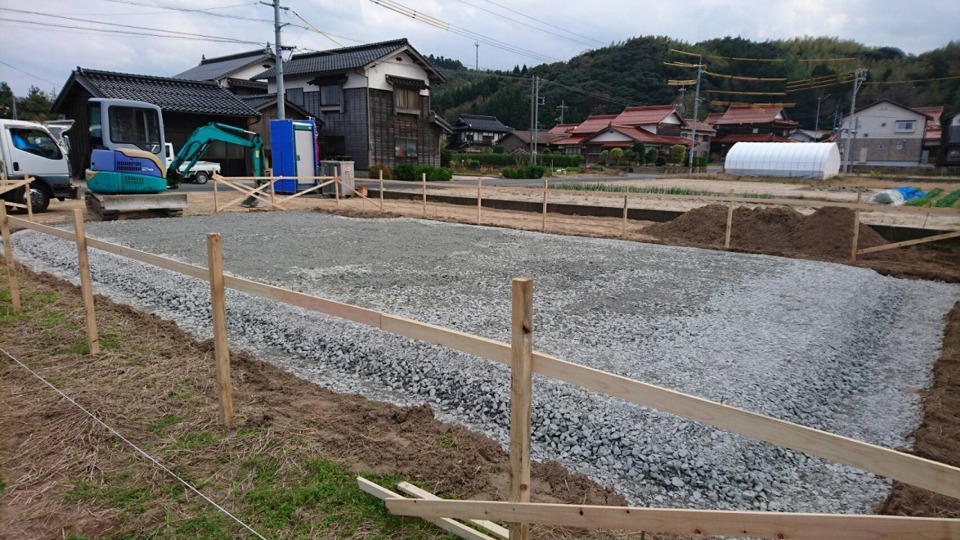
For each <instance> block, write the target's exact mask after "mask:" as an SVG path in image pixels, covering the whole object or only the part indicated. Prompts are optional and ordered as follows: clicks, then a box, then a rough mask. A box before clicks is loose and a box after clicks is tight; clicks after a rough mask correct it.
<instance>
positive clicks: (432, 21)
mask: <svg viewBox="0 0 960 540" xmlns="http://www.w3.org/2000/svg"><path fill="white" fill-rule="evenodd" d="M370 1H371V2H373V3H374V4H377V5H378V6H380V7H384V8H386V9H389V10H391V11H394V12H396V13H399V14H401V15H404V16H406V17H410V18H411V19H414V20H417V21H420V22H422V23H424V24H428V25H430V26H433V27H434V28H438V29H440V30H444V31H447V32H450V33H453V34H457V35H459V36H463V37H466V38H469V39H471V40H473V41H479V42H480V43H484V44H486V45H490V46H491V47H496V48H498V49H501V50H504V51H507V52H512V53H514V54H518V55H521V56H526V57H528V58H533V59H534V60H539V61H540V62H557V61H559V60H558V59H556V58H553V57H550V56H547V55H545V54H540V53H538V52H534V51H530V50H527V49H523V48H521V47H517V46H515V45H511V44H509V43H506V42H504V41H500V40H498V39H495V38H490V37H487V36H485V35H483V34H478V33H476V32H472V31H470V30H467V29H465V28H462V27H459V26H456V25H454V24H450V23H448V22H445V21H441V20H440V19H437V18H434V17H431V16H430V15H427V14H425V13H420V12H418V11H416V10H414V9H411V8H408V7H407V6H404V5H403V4H400V3H397V2H395V1H393V0H370Z"/></svg>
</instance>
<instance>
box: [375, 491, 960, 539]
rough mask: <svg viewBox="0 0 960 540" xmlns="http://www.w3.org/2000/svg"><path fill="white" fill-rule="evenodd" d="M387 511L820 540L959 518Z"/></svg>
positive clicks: (609, 509) (492, 507)
mask: <svg viewBox="0 0 960 540" xmlns="http://www.w3.org/2000/svg"><path fill="white" fill-rule="evenodd" d="M386 505H387V510H389V511H390V513H392V514H396V515H400V516H416V517H420V518H424V519H436V518H438V517H446V518H455V519H489V520H499V521H510V522H518V521H522V522H525V523H537V524H541V525H553V526H560V527H581V528H603V529H617V530H629V531H656V532H659V533H672V534H696V535H706V536H748V537H754V538H789V539H797V540H800V539H810V540H821V539H824V538H843V539H844V540H868V539H869V540H874V539H877V538H889V539H901V538H910V539H913V540H917V539H929V540H942V539H948V538H960V520H957V519H941V518H916V517H899V516H869V515H857V514H798V513H781V512H725V511H720V510H682V509H666V508H630V507H623V506H589V505H576V504H546V503H512V502H496V501H447V500H439V501H437V500H424V499H406V498H389V499H386Z"/></svg>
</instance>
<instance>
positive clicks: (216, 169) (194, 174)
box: [164, 142, 220, 184]
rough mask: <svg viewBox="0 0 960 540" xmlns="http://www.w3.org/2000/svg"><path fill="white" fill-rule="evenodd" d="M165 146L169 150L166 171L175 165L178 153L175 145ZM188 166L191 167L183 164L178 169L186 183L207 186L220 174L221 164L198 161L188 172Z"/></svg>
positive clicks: (168, 144)
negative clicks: (211, 179)
mask: <svg viewBox="0 0 960 540" xmlns="http://www.w3.org/2000/svg"><path fill="white" fill-rule="evenodd" d="M165 146H166V150H167V152H166V157H167V160H166V165H165V166H164V170H166V169H167V168H169V167H170V164H171V163H173V160H174V159H176V157H177V152H176V151H175V150H174V148H173V143H169V142H168V143H167V144H166V145H165ZM187 165H189V163H181V164H180V166H179V167H178V168H177V172H179V173H180V177H181V179H182V180H183V181H184V182H193V183H194V184H206V183H207V181H208V180H210V178H212V177H213V175H214V174H220V164H219V163H214V162H212V161H197V162H196V163H194V164H193V167H190V170H187Z"/></svg>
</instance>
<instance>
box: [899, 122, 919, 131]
mask: <svg viewBox="0 0 960 540" xmlns="http://www.w3.org/2000/svg"><path fill="white" fill-rule="evenodd" d="M914 125H916V122H914V121H913V120H897V131H913V126H914Z"/></svg>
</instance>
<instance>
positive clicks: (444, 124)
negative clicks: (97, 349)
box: [430, 111, 453, 133]
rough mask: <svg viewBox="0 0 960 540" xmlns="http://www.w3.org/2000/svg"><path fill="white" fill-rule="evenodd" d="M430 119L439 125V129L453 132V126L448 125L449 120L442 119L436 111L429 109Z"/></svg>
mask: <svg viewBox="0 0 960 540" xmlns="http://www.w3.org/2000/svg"><path fill="white" fill-rule="evenodd" d="M430 121H431V122H433V123H434V124H436V125H438V126H440V129H442V130H443V131H445V132H447V133H453V126H451V125H450V122H447V121H446V120H444V119H443V117H442V116H440V115H439V114H437V112H436V111H430Z"/></svg>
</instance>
